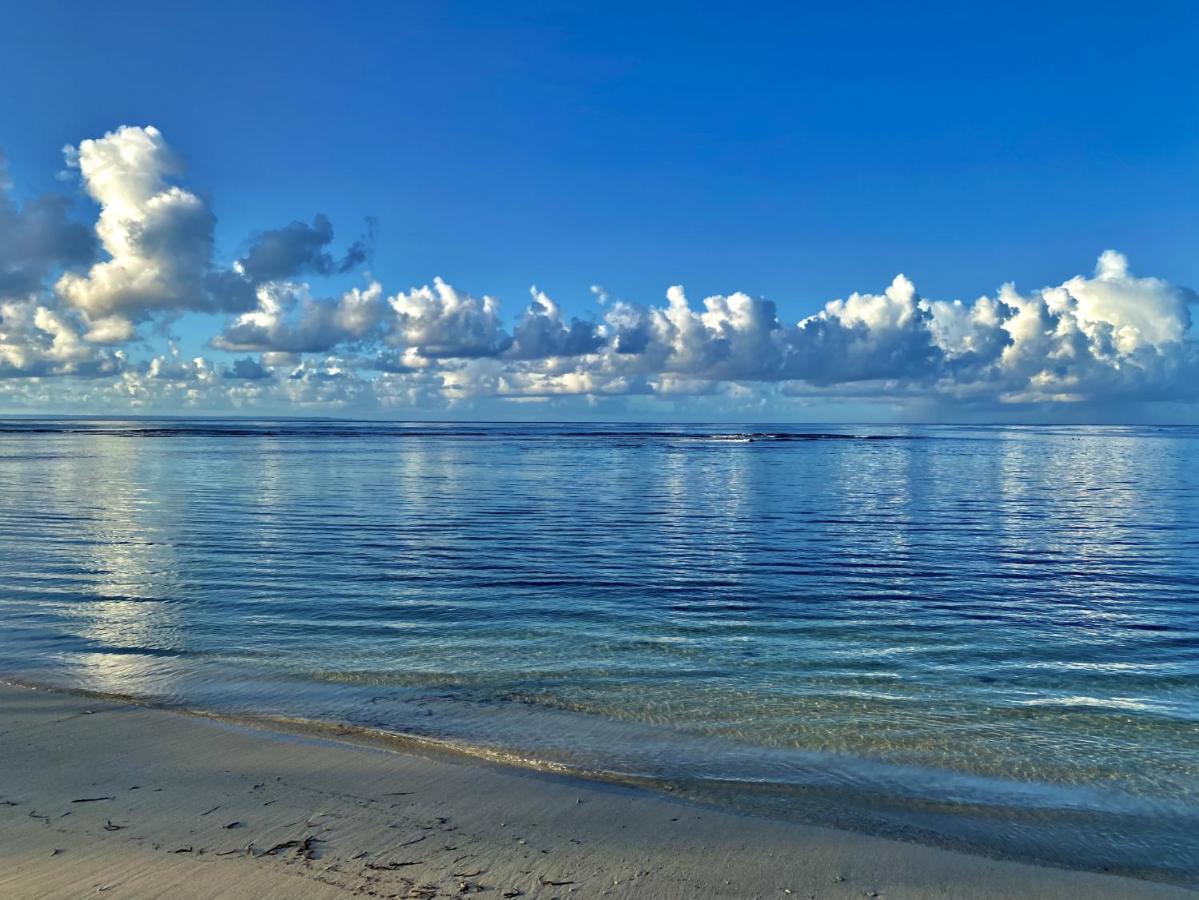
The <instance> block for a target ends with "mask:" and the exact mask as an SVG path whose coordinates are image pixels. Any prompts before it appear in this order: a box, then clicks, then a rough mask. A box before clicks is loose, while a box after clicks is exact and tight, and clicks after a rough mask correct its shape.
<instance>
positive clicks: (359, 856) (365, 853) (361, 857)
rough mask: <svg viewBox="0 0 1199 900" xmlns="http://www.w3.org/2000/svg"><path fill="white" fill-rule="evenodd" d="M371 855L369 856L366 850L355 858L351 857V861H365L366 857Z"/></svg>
mask: <svg viewBox="0 0 1199 900" xmlns="http://www.w3.org/2000/svg"><path fill="white" fill-rule="evenodd" d="M369 855H370V854H368V853H367V852H366V851H365V850H363V851H362V852H361V853H357V854H355V855H354V856H351V857H350V860H351V861H353V860H355V859H363V858H364V857H367V856H369Z"/></svg>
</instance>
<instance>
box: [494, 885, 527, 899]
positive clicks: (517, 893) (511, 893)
mask: <svg viewBox="0 0 1199 900" xmlns="http://www.w3.org/2000/svg"><path fill="white" fill-rule="evenodd" d="M524 895H525V892H524V891H522V890H520V889H519V888H512V890H510V891H504V892H503V893H502V894H500V896H501V897H506V898H507V900H512V898H513V897H523V896H524Z"/></svg>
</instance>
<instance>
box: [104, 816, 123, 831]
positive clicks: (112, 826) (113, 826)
mask: <svg viewBox="0 0 1199 900" xmlns="http://www.w3.org/2000/svg"><path fill="white" fill-rule="evenodd" d="M125 827H127V826H125V825H118V824H117V823H116V822H114V821H113V820H112V819H105V820H104V830H105V831H120V830H121V829H122V828H125Z"/></svg>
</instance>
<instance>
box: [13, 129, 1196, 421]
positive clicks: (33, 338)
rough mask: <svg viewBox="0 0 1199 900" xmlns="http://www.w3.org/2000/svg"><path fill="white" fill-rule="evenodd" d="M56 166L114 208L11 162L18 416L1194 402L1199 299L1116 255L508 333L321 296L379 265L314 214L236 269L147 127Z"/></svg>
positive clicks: (444, 306) (459, 306) (389, 305)
mask: <svg viewBox="0 0 1199 900" xmlns="http://www.w3.org/2000/svg"><path fill="white" fill-rule="evenodd" d="M65 154H66V159H67V163H68V166H69V167H71V168H72V169H74V170H76V171H77V172H78V176H79V180H80V183H81V186H82V189H83V190H84V191H85V192H86V194H87V195H88V196H89V197H90V198H91V199H92V200H94V201H95V203H96V204H97V205H98V207H99V216H98V219H97V221H96V222H95V224H94V227H89V226H87V225H84V224H81V223H78V222H74V221H71V219H70V207H71V203H70V201H69V200H68V199H67V198H65V197H59V196H54V195H51V196H46V197H42V198H39V199H35V200H32V201H29V202H25V203H24V204H18V203H17V202H16V201H15V200H14V199H13V198H12V196H11V192H10V188H9V185H8V179H7V177H6V175H5V170H4V169H3V167H2V158H0V404H2V405H4V406H7V407H8V408H10V409H15V408H25V409H29V410H31V411H36V410H39V409H41V410H45V409H68V408H69V409H80V410H86V411H95V412H125V411H129V412H137V411H143V412H149V411H156V412H180V413H182V412H187V411H189V410H195V411H200V410H202V411H221V410H227V411H245V412H252V411H276V412H279V411H283V412H286V411H295V412H296V413H313V412H315V413H329V414H336V413H338V412H342V413H350V412H376V413H387V414H391V415H396V416H402V415H405V414H423V413H425V412H431V413H438V412H440V413H446V414H453V413H455V412H458V413H461V414H468V413H469V412H470V411H472V410H477V409H478V408H480V407H479V404H480V403H497V402H498V403H503V402H512V403H517V402H524V403H527V402H542V403H550V404H561V403H563V402H568V401H569V402H572V403H577V404H579V405H580V408H588V407H590V408H595V407H596V406H597V405H602V404H613V403H621V402H623V403H625V404H626V407H625V408H631V407H628V406H627V404H629V403H638V402H640V403H647V402H648V403H657V404H659V408H664V407H661V404H683V405H684V406H685V404H686V403H687V402H688V398H696V397H700V398H706V399H705V402H706V403H709V404H711V405H710V406H709V407H708V408H712V409H721V410H724V411H726V412H728V411H737V410H741V411H752V410H753V409H755V408H762V405H763V404H765V403H767V402H768V401H769V402H776V403H787V402H791V403H794V404H796V405H797V406H798V405H801V404H803V403H805V402H811V401H813V400H820V401H839V400H843V401H850V402H867V403H875V404H882V405H885V406H887V407H889V408H892V409H897V410H901V411H902V410H903V409H905V408H907V409H911V410H924V411H927V410H930V409H935V410H940V411H942V413H943V414H948V415H953V414H955V412H956V413H967V412H971V411H973V412H975V413H978V414H986V413H987V412H988V411H995V410H1002V409H1007V410H1020V409H1029V408H1035V409H1039V410H1042V411H1045V410H1049V411H1050V413H1049V414H1050V415H1051V416H1052V415H1059V414H1060V415H1068V412H1067V411H1068V410H1070V409H1072V408H1080V407H1081V408H1089V409H1096V408H1103V407H1104V406H1112V405H1126V406H1127V405H1136V404H1142V403H1184V404H1185V403H1188V402H1192V401H1193V400H1195V399H1196V396H1197V394H1199V346H1197V343H1196V340H1195V336H1194V335H1192V334H1191V314H1190V306H1191V305H1193V304H1194V303H1196V302H1197V299H1199V298H1197V297H1196V294H1195V292H1194V291H1192V290H1190V289H1188V288H1185V287H1182V286H1177V285H1173V284H1170V283H1168V282H1166V281H1163V280H1160V279H1157V278H1151V277H1138V276H1136V275H1134V274H1133V273H1132V272H1131V271H1130V269H1129V265H1128V262H1127V260H1126V259H1125V258H1124V257H1123V256H1122V255H1121V254H1120V253H1118V252H1116V251H1114V250H1106V251H1104V252H1103V253H1102V255H1101V256H1100V257H1099V260H1098V264H1097V266H1096V268H1095V270H1094V273H1093V274H1091V275H1089V276H1084V275H1076V276H1074V277H1071V278H1069V279H1067V280H1066V281H1064V282H1063V283H1061V284H1060V285H1056V286H1052V287H1047V288H1043V289H1039V290H1034V291H1030V292H1022V291H1019V290H1017V289H1016V287H1015V286H1014V285H1012V284H1006V285H1003V286H1002V287H1000V288H999V289H998V291H997V292H996V293H995V295H994V296H983V297H979V298H977V299H975V300H973V301H970V302H964V301H962V300H957V299H954V300H934V299H929V298H925V297H922V296H921V295H920V294H919V293H918V292H917V290H916V287H915V285H914V284H913V282H912V281H910V280H909V279H908V278H907V277H905V276H904V275H898V276H896V278H895V279H894V281H893V282H892V283H891V284H890V285H889V286H888V287H886V288H885V289H884V290H882V291H881V292H878V293H869V292H866V293H853V294H851V295H849V296H848V297H847V298H845V299H836V300H831V301H829V302H827V303H825V304H824V306H823V308H821V309H820V310H819V311H818V312H817V313H815V314H814V315H811V316H808V317H807V318H804V319H802V320H800V321H796V322H788V321H784V320H783V319H782V318H781V317H780V315H779V313H778V311H777V308H776V306H775V304H774V303H773V302H772V301H770V300H766V299H762V298H757V297H751V296H748V295H746V294H743V293H733V294H729V295H727V296H724V295H717V296H711V297H707V298H704V299H703V300H702V302H701V303H700V304H699V305H698V306H697V305H696V304H694V303H693V302H692V301H690V300H689V299H688V297H687V296H686V294H685V293H684V290H683V288H682V287H679V286H674V287H671V288H669V290H667V292H666V298H665V303H664V304H658V305H655V304H642V303H636V302H632V301H626V300H614V299H610V298H608V297H607V296H606V294H605V293H604V292H603V291H602V289H600V288H596V289H594V293H595V294H596V296H597V300H598V304H597V307H596V314H595V315H594V316H593V317H592V318H590V319H580V318H577V317H572V318H569V319H568V318H567V317H566V316H565V315H564V313H563V312H562V310H561V308H560V306H559V305H558V304H557V303H556V302H555V301H554V300H553V299H551V298H550V297H549V296H547V295H546V294H545V293H543V292H541V291H538V290H537V289H536V288H533V289H532V290H531V297H530V300H529V302H528V304H527V306H526V307H525V308H524V310H523V311H522V312H520V313H519V315H518V316H516V317H515V318H514V319H513V320H511V321H510V322H509V321H506V320H505V318H504V316H503V315H502V313H501V308H500V303H499V301H498V300H497V299H495V298H493V297H489V296H482V297H475V296H472V295H470V294H468V293H465V292H463V291H460V290H458V289H456V288H455V287H453V286H452V285H451V284H449V283H447V282H445V281H443V280H441V279H436V280H434V282H433V284H432V285H425V286H419V287H412V288H408V289H406V290H405V289H389V288H385V287H384V285H382V284H380V283H379V282H378V281H375V280H371V279H366V280H365V283H364V284H363V285H362V286H360V287H356V288H353V289H351V290H349V291H347V292H345V293H343V294H341V295H340V296H320V295H319V294H318V293H314V288H313V286H312V279H315V278H320V277H325V276H330V275H334V274H344V273H346V272H350V271H352V270H354V269H355V268H358V267H361V266H362V265H363V264H364V263H365V262H366V260H367V259H368V256H369V253H370V250H371V235H370V233H369V230H368V234H366V235H364V236H363V237H361V238H360V239H358V240H355V241H354V242H353V243H351V244H350V246H349V247H348V248H346V249H345V250H344V251H343V252H341V253H335V252H333V250H332V245H333V241H334V233H333V226H332V224H331V223H330V222H329V220H328V219H327V218H325V217H324V216H323V215H320V214H317V215H316V216H315V217H314V219H313V221H312V223H311V224H306V223H302V222H293V223H291V224H289V225H285V226H283V227H279V228H274V229H270V230H266V231H263V232H261V233H258V234H256V235H253V236H251V238H250V239H249V242H248V249H247V250H246V252H245V253H244V255H242V256H241V257H240V258H238V259H235V260H233V261H231V262H227V263H222V262H221V261H219V260H218V259H217V258H216V256H215V239H214V235H215V228H216V216H215V215H214V213H213V211H212V209H211V208H210V206H209V204H208V203H207V202H206V201H205V200H204V199H202V198H201V196H199V195H198V194H196V193H193V192H192V191H190V190H188V189H187V188H185V187H183V186H182V185H181V183H180V179H181V177H182V174H183V167H182V163H181V161H180V160H179V158H178V157H177V156H176V154H175V153H174V152H173V151H172V150H171V148H170V147H169V146H168V145H167V143H166V141H165V139H164V138H163V135H162V134H161V133H160V132H159V131H158V130H157V129H155V128H153V127H144V128H143V127H131V126H124V127H121V128H118V129H116V130H115V131H112V132H110V133H108V134H106V135H104V136H103V137H101V138H97V139H94V140H85V141H83V142H81V143H80V144H79V145H78V146H75V147H68V148H66V150H65ZM393 290H394V292H392V291H393ZM185 313H200V314H204V315H206V316H208V317H210V318H211V320H212V323H213V334H212V336H211V339H210V341H209V345H210V347H211V349H212V351H213V352H212V353H211V354H209V355H206V356H203V357H197V358H192V359H185V358H183V357H182V356H181V355H180V354H179V353H178V351H177V350H176V349H175V348H174V347H173V346H172V347H171V350H170V352H165V353H161V352H160V353H157V354H151V353H149V352H148V351H146V350H145V348H146V347H148V346H149V345H148V344H147V343H146V338H147V337H148V336H149V335H151V334H154V333H159V334H161V333H163V332H164V330H165V329H166V328H168V327H169V326H170V324H171V323H172V322H174V321H176V320H177V319H178V318H179V317H180V316H181V315H183V314H185ZM139 348H140V349H141V350H142V351H143V356H144V357H146V358H138V353H137V351H138V350H139ZM222 360H224V361H223V362H222ZM492 408H493V409H494V407H492ZM643 408H652V407H643ZM1055 411H1056V412H1055Z"/></svg>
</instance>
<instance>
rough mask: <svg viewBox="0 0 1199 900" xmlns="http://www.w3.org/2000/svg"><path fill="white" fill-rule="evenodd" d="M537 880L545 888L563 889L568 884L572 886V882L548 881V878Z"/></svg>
mask: <svg viewBox="0 0 1199 900" xmlns="http://www.w3.org/2000/svg"><path fill="white" fill-rule="evenodd" d="M537 880H538V881H540V882H541V883H542V884H543V885H545V886H546V887H565V886H566V885H568V884H574V882H573V881H550V879H548V878H539V879H537Z"/></svg>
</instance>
